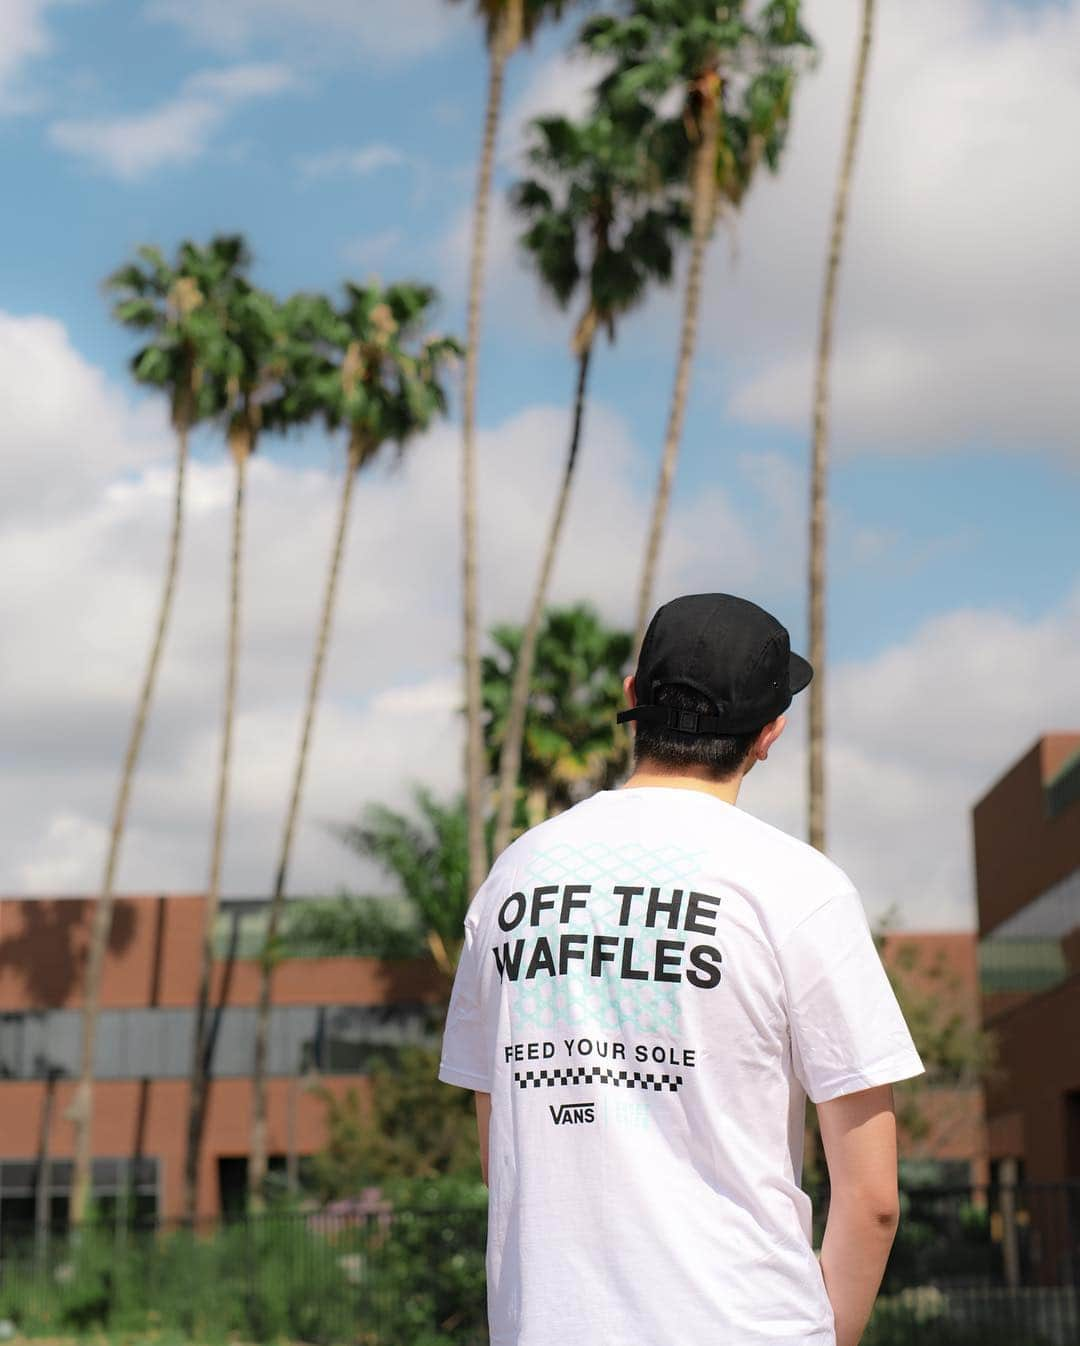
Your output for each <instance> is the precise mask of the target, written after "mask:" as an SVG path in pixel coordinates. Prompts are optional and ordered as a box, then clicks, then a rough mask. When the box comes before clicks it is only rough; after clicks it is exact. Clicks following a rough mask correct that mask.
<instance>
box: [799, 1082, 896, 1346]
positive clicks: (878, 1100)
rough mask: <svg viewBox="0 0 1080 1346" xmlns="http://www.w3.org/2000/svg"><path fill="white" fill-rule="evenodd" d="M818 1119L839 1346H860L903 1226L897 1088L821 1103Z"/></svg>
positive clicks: (826, 1269) (828, 1278) (828, 1284)
mask: <svg viewBox="0 0 1080 1346" xmlns="http://www.w3.org/2000/svg"><path fill="white" fill-rule="evenodd" d="M817 1115H818V1121H819V1123H820V1126H821V1140H822V1144H823V1145H824V1148H825V1159H826V1162H827V1163H828V1166H829V1187H830V1193H831V1195H830V1198H829V1217H828V1220H827V1221H826V1224H825V1237H824V1239H823V1241H822V1245H821V1272H822V1275H823V1276H824V1279H825V1289H826V1291H827V1292H828V1295H829V1300H830V1302H831V1303H832V1306H833V1314H834V1316H835V1318H836V1346H858V1342H859V1340H860V1338H861V1337H862V1334H863V1329H864V1328H865V1327H866V1324H867V1321H868V1319H869V1317H870V1313H871V1310H872V1309H873V1307H874V1300H875V1298H876V1297H877V1292H878V1287H879V1286H880V1285H881V1278H882V1276H883V1275H884V1274H885V1263H886V1262H887V1261H888V1258H889V1250H890V1248H891V1247H892V1244H893V1239H894V1238H895V1237H896V1229H897V1225H898V1223H899V1220H900V1201H899V1195H898V1192H897V1177H896V1170H897V1157H896V1114H895V1112H894V1109H893V1092H892V1085H891V1084H882V1085H878V1086H877V1087H876V1088H873V1089H860V1090H859V1091H858V1092H857V1093H852V1094H844V1095H842V1096H841V1097H840V1098H834V1099H830V1100H829V1101H828V1102H825V1103H819V1104H818V1105H817Z"/></svg>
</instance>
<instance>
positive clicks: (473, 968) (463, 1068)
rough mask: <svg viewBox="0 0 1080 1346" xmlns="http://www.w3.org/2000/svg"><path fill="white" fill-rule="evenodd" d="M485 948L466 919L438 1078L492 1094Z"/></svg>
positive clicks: (490, 1036) (490, 1039) (491, 1047)
mask: <svg viewBox="0 0 1080 1346" xmlns="http://www.w3.org/2000/svg"><path fill="white" fill-rule="evenodd" d="M482 958H483V949H482V948H481V947H480V944H479V942H478V940H477V937H476V930H475V929H474V928H473V925H472V923H471V922H470V921H469V919H468V917H466V919H465V943H464V945H463V947H462V950H461V957H460V958H459V959H458V965H457V970H456V972H455V973H454V985H453V988H452V990H451V992H450V1005H449V1008H448V1009H447V1011H446V1026H445V1028H444V1030H443V1041H442V1055H441V1058H440V1061H439V1079H440V1080H442V1081H443V1083H444V1084H457V1085H460V1086H461V1088H463V1089H475V1090H476V1091H477V1092H478V1093H490V1092H491V1086H492V1074H493V1065H494V1062H493V1059H492V1053H493V1051H494V1028H493V1025H491V1024H489V1022H488V1017H487V1014H486V1006H485V1000H486V999H487V998H488V997H486V996H485V994H484V987H483V980H484V973H485V971H486V969H485V968H484V966H483V962H482Z"/></svg>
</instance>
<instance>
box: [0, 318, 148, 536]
mask: <svg viewBox="0 0 1080 1346" xmlns="http://www.w3.org/2000/svg"><path fill="white" fill-rule="evenodd" d="M58 390H62V395H61V394H60V393H58ZM0 403H2V404H3V407H4V423H5V426H6V430H5V435H6V438H7V441H8V443H9V445H12V446H16V451H14V452H9V453H8V454H7V455H6V459H5V465H4V490H3V493H2V494H0V525H2V524H3V522H4V521H5V520H9V521H10V523H11V525H12V526H16V525H21V526H31V525H32V523H33V521H34V520H36V519H37V518H38V517H41V516H45V515H47V516H48V517H50V518H51V519H53V520H54V521H56V522H58V523H59V522H60V521H62V520H64V519H66V518H67V517H68V516H69V514H70V513H72V512H73V511H84V510H86V509H87V507H88V506H89V505H90V504H91V502H93V501H94V500H95V499H96V498H97V496H98V495H99V493H100V492H101V491H102V489H103V488H104V486H105V484H106V483H107V482H109V481H112V480H114V479H115V478H116V477H117V475H118V474H119V473H121V472H123V471H125V470H127V469H129V468H133V469H138V468H139V466H140V465H142V464H145V463H147V462H148V461H152V459H153V457H154V456H155V455H159V454H161V453H162V452H163V449H164V446H165V445H166V444H167V431H166V417H165V414H164V412H163V411H162V410H161V409H160V408H159V407H158V406H156V405H153V404H142V405H140V406H139V407H132V406H131V404H130V403H129V402H128V400H127V399H126V398H125V397H124V396H122V395H121V394H120V392H119V391H118V390H117V389H116V388H115V387H113V386H111V385H110V384H109V382H108V381H107V379H106V378H105V376H104V374H103V373H102V372H101V370H100V369H98V368H97V367H96V366H94V365H91V364H89V363H88V362H87V361H86V360H84V359H83V357H82V356H81V355H80V354H79V353H78V352H77V351H76V350H75V349H74V347H73V346H72V345H71V342H70V340H69V339H68V335H67V331H66V329H65V328H64V325H63V324H62V323H59V322H57V321H56V320H55V319H53V318H45V317H37V316H29V317H14V316H12V315H11V314H7V313H4V312H2V311H0Z"/></svg>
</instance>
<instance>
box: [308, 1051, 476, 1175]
mask: <svg viewBox="0 0 1080 1346" xmlns="http://www.w3.org/2000/svg"><path fill="white" fill-rule="evenodd" d="M438 1064H439V1052H438V1049H437V1048H432V1047H403V1048H401V1049H400V1050H399V1051H397V1052H395V1053H394V1055H393V1058H386V1057H384V1058H382V1059H379V1060H377V1061H375V1063H374V1064H373V1066H372V1072H371V1077H370V1081H369V1084H370V1087H369V1088H368V1089H367V1090H365V1098H363V1099H362V1098H361V1096H360V1093H359V1092H358V1090H356V1089H349V1090H348V1091H347V1093H346V1094H345V1095H344V1097H343V1098H340V1099H339V1098H337V1097H336V1096H335V1095H334V1094H333V1093H332V1092H331V1091H330V1090H329V1089H327V1088H326V1087H325V1086H321V1087H320V1088H318V1089H317V1090H316V1092H317V1094H318V1096H319V1097H320V1098H321V1099H322V1101H323V1103H324V1104H325V1107H326V1144H325V1145H324V1147H323V1149H322V1150H321V1151H320V1152H319V1153H318V1154H317V1155H316V1156H315V1158H314V1161H313V1164H312V1172H313V1175H314V1179H315V1184H316V1187H317V1189H318V1191H319V1194H320V1196H322V1198H323V1199H324V1200H334V1199H336V1198H338V1197H344V1196H354V1195H356V1194H357V1193H358V1192H360V1191H361V1190H362V1189H363V1188H364V1187H368V1186H372V1185H375V1184H379V1183H383V1182H385V1181H386V1180H387V1179H390V1178H432V1177H437V1176H440V1175H444V1174H450V1173H453V1174H458V1175H463V1176H469V1177H476V1178H480V1176H481V1174H480V1153H479V1146H478V1144H477V1140H478V1137H477V1130H476V1108H475V1104H474V1101H473V1096H472V1093H471V1091H470V1090H468V1089H454V1090H450V1089H448V1088H447V1086H446V1085H445V1084H442V1083H440V1082H439V1079H438Z"/></svg>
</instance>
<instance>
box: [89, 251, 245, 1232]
mask: <svg viewBox="0 0 1080 1346" xmlns="http://www.w3.org/2000/svg"><path fill="white" fill-rule="evenodd" d="M137 257H138V260H137V261H134V262H130V263H128V264H127V265H126V266H122V267H121V268H120V269H119V270H118V271H115V272H114V273H113V274H112V275H111V276H110V277H109V278H108V280H107V281H106V287H107V289H108V290H109V291H111V292H112V293H114V294H115V295H116V302H115V304H114V307H113V314H114V316H115V317H116V318H118V319H119V321H120V322H122V323H124V324H125V325H126V326H128V327H131V328H133V329H135V330H136V331H139V332H144V333H146V334H147V341H146V344H145V345H144V346H143V347H142V348H141V349H140V350H139V351H138V352H137V353H136V354H135V356H134V357H133V359H132V362H131V369H132V372H133V374H134V375H135V378H136V379H137V380H138V381H139V382H140V383H145V384H148V385H149V386H151V387H154V388H160V389H163V390H164V391H165V392H167V393H168V395H169V405H170V419H171V421H172V427H173V430H174V432H175V434H176V482H175V486H174V490H173V514H172V531H171V536H170V540H169V550H168V559H167V562H166V566H165V583H164V588H163V591H162V595H161V603H160V605H159V608H158V617H157V624H156V626H155V630H154V637H153V642H152V644H151V647H150V658H149V661H148V662H147V666H146V671H145V673H144V675H143V682H142V688H141V690H140V693H139V699H138V702H137V703H136V709H135V719H134V722H133V724H132V727H131V732H130V734H129V736H128V743H127V751H126V752H125V754H124V763H123V768H122V770H121V773H120V788H119V790H118V792H117V796H116V803H115V805H114V806H113V819H112V828H111V831H110V834H109V847H108V851H107V854H106V857H105V875H104V878H103V880H102V884H101V893H100V895H99V897H98V900H97V904H96V906H95V909H94V920H93V925H92V928H91V931H90V942H89V948H88V951H87V957H86V970H85V974H84V980H83V1013H82V1058H81V1065H80V1074H79V1083H78V1086H77V1088H76V1092H75V1098H74V1102H73V1106H72V1109H71V1113H70V1116H71V1117H72V1120H73V1121H74V1122H75V1167H74V1173H73V1176H72V1187H71V1221H72V1223H73V1224H76V1225H78V1224H81V1223H82V1221H83V1219H84V1217H85V1214H86V1207H87V1202H88V1200H89V1197H90V1176H91V1129H92V1123H93V1079H94V1050H95V1045H96V1042H97V1021H98V1011H99V1007H100V1004H101V981H102V973H103V970H104V966H105V951H106V949H107V947H108V943H109V935H110V931H111V929H112V918H113V890H114V885H115V882H116V870H117V864H118V862H119V858H120V846H121V842H122V840H123V836H124V827H125V823H126V821H127V811H128V803H129V800H130V797H131V787H132V782H133V780H134V777H135V767H136V764H137V763H138V760H139V752H140V749H141V748H142V741H143V735H144V733H145V730H146V724H147V720H148V718H149V713H150V703H151V701H152V699H153V694H154V689H155V686H156V684H157V675H158V669H159V667H160V664H161V656H162V652H163V650H164V647H165V634H166V631H167V630H168V626H169V618H170V617H171V615H172V607H173V597H174V594H175V592H176V580H177V576H178V574H179V568H180V547H181V541H182V534H183V515H184V481H185V476H186V470H187V461H188V436H189V434H190V432H191V429H192V427H193V426H194V425H195V424H196V423H197V422H198V421H199V420H200V419H201V418H202V417H203V416H205V415H206V414H208V413H209V412H210V411H211V410H213V393H212V390H211V389H210V387H209V386H208V384H207V383H206V381H205V380H204V378H203V374H204V355H203V352H204V350H205V348H206V344H207V339H208V337H209V335H210V334H211V333H212V331H213V326H214V322H215V316H214V315H215V311H216V306H217V301H218V296H219V294H220V292H221V290H222V287H223V286H224V285H226V284H227V283H229V281H230V279H231V278H232V277H233V276H235V275H237V274H239V272H241V271H242V270H243V269H244V268H245V267H246V266H247V264H248V254H247V248H246V246H245V244H244V241H243V239H241V238H239V237H237V236H235V235H219V236H218V237H216V238H213V239H212V240H211V241H210V243H209V245H208V246H206V247H199V246H197V245H196V244H194V243H191V242H184V243H182V244H181V245H180V247H179V249H178V251H177V257H176V260H175V262H174V263H172V264H170V263H169V262H167V261H166V260H165V258H164V256H163V255H162V253H161V252H160V251H159V250H158V249H157V248H154V247H142V248H139V249H138V251H137Z"/></svg>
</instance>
